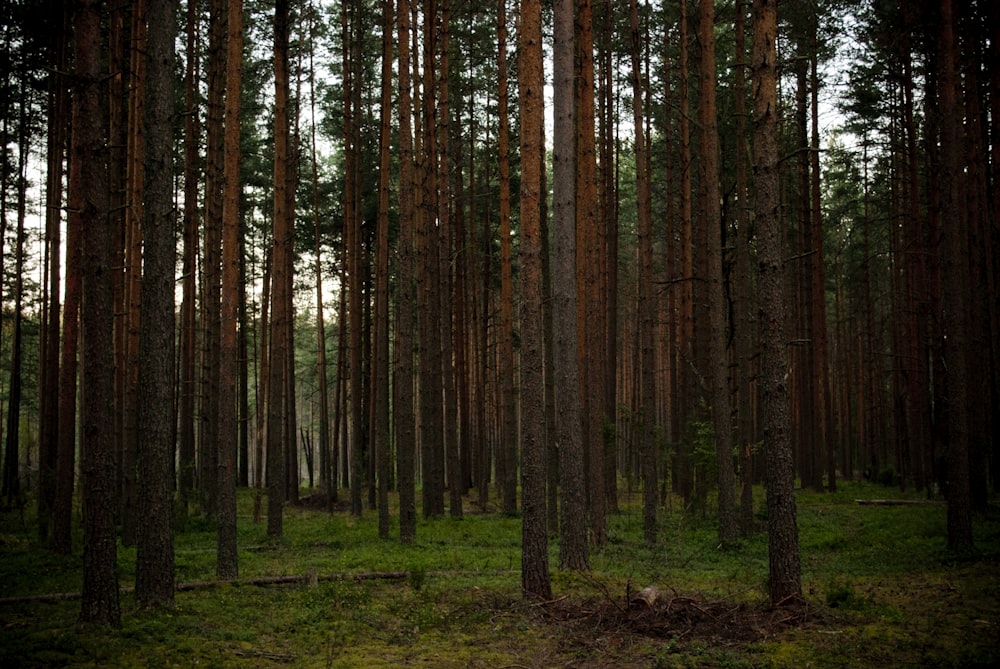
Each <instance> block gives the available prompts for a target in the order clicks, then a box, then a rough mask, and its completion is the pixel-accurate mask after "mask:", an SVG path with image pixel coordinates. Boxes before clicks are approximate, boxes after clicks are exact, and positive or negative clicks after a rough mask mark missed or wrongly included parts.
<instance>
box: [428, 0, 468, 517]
mask: <svg viewBox="0 0 1000 669" xmlns="http://www.w3.org/2000/svg"><path fill="white" fill-rule="evenodd" d="M437 2H438V3H439V4H438V13H439V18H438V35H437V59H436V60H437V64H438V67H439V68H440V71H439V73H438V76H437V92H438V114H437V127H436V128H435V134H436V140H435V141H436V143H437V165H438V192H437V196H438V203H437V204H438V234H439V235H440V240H441V241H440V251H439V255H438V265H439V270H438V272H439V279H440V282H441V283H440V288H439V290H438V296H439V298H438V299H439V300H440V302H441V307H440V308H441V319H440V326H439V327H440V330H441V339H440V341H441V381H442V384H441V385H442V389H443V391H444V392H443V399H444V412H443V414H442V415H443V418H444V430H443V432H442V433H443V434H444V455H445V461H444V463H443V464H444V477H445V478H444V480H445V483H446V485H447V487H448V514H449V516H451V517H452V518H461V517H462V476H461V474H462V469H461V446H460V444H459V438H465V437H467V435H460V434H459V432H458V413H457V409H458V398H457V395H456V383H455V375H456V369H455V348H456V347H458V346H461V345H462V344H463V342H461V341H459V340H457V338H456V337H455V328H456V325H457V324H456V318H455V307H456V302H457V299H456V298H455V280H454V278H453V269H452V268H453V267H455V265H456V255H455V254H456V249H457V248H458V245H457V243H456V236H455V230H454V223H453V222H452V194H451V159H452V156H451V149H450V144H449V138H448V134H449V127H450V124H451V123H450V122H451V118H450V117H451V100H450V98H449V88H448V84H449V78H450V61H449V57H448V56H449V49H450V44H451V0H437Z"/></svg>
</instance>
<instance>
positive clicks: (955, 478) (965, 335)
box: [937, 0, 973, 551]
mask: <svg viewBox="0 0 1000 669" xmlns="http://www.w3.org/2000/svg"><path fill="white" fill-rule="evenodd" d="M939 8H940V16H939V17H938V19H939V23H938V35H937V37H938V44H937V46H938V58H937V63H938V68H939V77H940V83H939V89H938V99H937V106H938V109H939V114H940V120H941V173H940V179H941V209H940V211H941V216H942V220H941V258H942V267H941V275H942V277H943V279H944V282H943V286H942V288H943V293H942V298H943V299H942V304H943V306H944V314H943V317H942V323H943V324H944V334H945V339H944V359H945V368H946V374H947V377H946V379H945V383H946V385H947V396H946V403H947V404H946V406H947V411H948V548H950V549H951V550H956V551H962V550H969V549H971V548H972V546H973V542H972V500H971V497H972V495H971V489H970V485H969V439H970V437H969V388H968V358H967V347H968V346H969V312H968V306H969V290H970V287H969V274H968V273H969V266H968V258H969V239H968V227H967V223H966V221H965V219H964V215H963V206H964V205H963V204H962V203H963V202H964V198H963V193H962V191H961V178H962V171H963V168H964V165H963V164H962V156H961V153H960V150H961V141H960V139H959V138H960V137H961V133H962V127H961V122H962V111H961V109H960V107H959V103H958V100H959V91H960V83H959V79H958V74H957V65H958V57H957V54H958V46H957V43H956V38H955V32H954V28H955V25H954V14H953V10H952V1H951V0H941V1H940V4H939Z"/></svg>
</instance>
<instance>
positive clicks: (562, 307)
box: [522, 0, 588, 569]
mask: <svg viewBox="0 0 1000 669" xmlns="http://www.w3.org/2000/svg"><path fill="white" fill-rule="evenodd" d="M574 6H575V3H574V2H573V0H557V2H556V4H555V9H554V12H555V13H554V20H555V24H554V38H555V45H554V53H553V82H554V88H555V92H554V98H555V99H554V114H555V131H554V132H555V136H554V137H553V146H554V150H553V154H552V174H553V176H552V187H553V200H552V215H553V226H554V237H553V241H552V253H553V266H554V269H555V272H554V274H553V283H552V321H553V325H554V331H555V340H554V342H553V343H554V349H555V351H554V352H555V358H554V362H555V388H556V393H557V398H556V407H557V410H556V439H557V443H558V444H559V491H560V503H561V506H560V523H559V562H560V564H561V565H562V566H563V567H564V568H567V569H587V564H588V558H587V521H586V501H585V495H584V467H583V443H582V439H581V429H582V422H581V416H580V386H579V369H578V367H579V365H578V360H577V335H576V309H577V295H576V211H575V209H576V121H575V118H576V113H575V110H574V107H575V95H574V90H575V88H574V81H575V78H576V76H575V75H576V67H575V65H574V62H575V61H574V54H575V47H574V43H573V34H574V31H575V28H576V25H575V20H574V11H573V10H574ZM529 159H530V157H529ZM522 161H523V159H522ZM523 385H524V384H523V382H522V386H523Z"/></svg>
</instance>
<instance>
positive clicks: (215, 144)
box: [198, 0, 228, 518]
mask: <svg viewBox="0 0 1000 669" xmlns="http://www.w3.org/2000/svg"><path fill="white" fill-rule="evenodd" d="M208 6H209V28H208V108H207V117H206V124H207V127H206V138H205V219H204V245H205V246H204V254H203V258H202V267H203V269H202V333H203V335H202V336H203V342H202V361H201V373H202V378H201V388H202V391H201V403H200V409H201V412H200V413H201V431H200V439H199V441H198V447H199V451H200V452H199V458H198V461H199V472H198V473H199V485H200V488H201V503H202V511H203V512H204V513H205V515H207V516H208V517H210V518H214V517H215V514H216V511H217V504H218V489H217V488H218V467H219V449H218V443H219V383H220V379H219V337H220V327H221V324H220V319H221V310H222V302H221V300H222V296H221V290H222V283H221V282H222V276H221V272H222V257H221V255H222V214H223V212H222V202H223V187H224V183H223V179H224V175H223V172H224V170H225V157H224V151H225V137H224V129H223V121H224V116H225V89H226V32H227V28H226V24H227V20H228V17H227V14H226V3H225V2H224V1H223V0H209V3H208Z"/></svg>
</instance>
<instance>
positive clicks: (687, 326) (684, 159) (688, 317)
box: [674, 0, 698, 505]
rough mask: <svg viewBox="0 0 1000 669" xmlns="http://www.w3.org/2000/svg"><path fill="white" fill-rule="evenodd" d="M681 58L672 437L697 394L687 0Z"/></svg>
mask: <svg viewBox="0 0 1000 669" xmlns="http://www.w3.org/2000/svg"><path fill="white" fill-rule="evenodd" d="M680 12H681V15H680V26H679V31H680V35H679V37H678V39H679V43H680V59H679V62H678V70H679V75H680V82H679V89H680V90H679V94H678V97H679V100H678V103H679V104H680V109H678V112H677V113H678V130H679V132H680V140H681V156H680V165H681V194H680V200H681V211H680V233H679V234H678V237H677V241H678V245H679V246H680V249H679V254H678V255H679V260H680V262H679V263H678V264H679V265H680V276H679V287H680V291H679V292H680V299H679V300H678V301H679V303H680V304H679V307H680V315H679V320H680V331H679V333H678V334H679V336H678V338H677V367H676V371H677V379H676V381H675V384H674V396H675V397H677V399H678V402H677V403H676V406H675V407H674V415H675V417H676V418H675V425H676V429H675V437H677V436H679V435H680V433H681V431H682V430H683V428H684V425H685V423H686V422H687V421H688V420H689V417H690V414H691V409H692V406H693V398H694V397H697V395H698V387H697V383H696V381H695V378H694V374H693V373H692V365H693V364H694V352H695V348H694V345H695V342H694V336H695V316H694V272H695V269H694V249H693V243H694V237H693V235H694V232H693V227H694V226H693V221H692V218H693V215H692V202H691V121H690V107H691V105H690V102H689V98H690V90H689V89H690V86H689V84H688V79H689V74H688V72H689V67H688V27H687V18H688V15H687V0H680ZM676 443H677V444H678V445H679V446H678V449H679V450H678V453H677V461H676V464H675V467H676V468H677V473H676V477H677V492H678V493H680V495H681V497H682V498H683V499H684V503H685V505H687V503H688V502H689V501H690V499H691V496H692V494H693V492H694V490H693V487H694V481H693V470H692V465H691V457H690V453H689V452H688V449H687V448H686V447H685V446H684V445H683V444H681V441H680V439H677V440H676Z"/></svg>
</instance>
